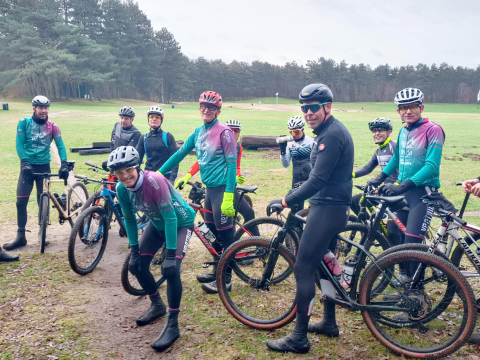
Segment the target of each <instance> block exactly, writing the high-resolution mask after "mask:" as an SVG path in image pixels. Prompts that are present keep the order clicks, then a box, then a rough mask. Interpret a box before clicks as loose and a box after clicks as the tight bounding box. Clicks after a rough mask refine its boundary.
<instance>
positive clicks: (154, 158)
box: [137, 128, 178, 182]
mask: <svg viewBox="0 0 480 360" xmlns="http://www.w3.org/2000/svg"><path fill="white" fill-rule="evenodd" d="M167 143H168V147H167V145H165V142H164V141H163V130H162V128H158V129H155V130H150V132H148V133H146V134H144V135H142V136H141V137H140V139H139V140H138V143H137V151H138V154H139V155H140V163H142V162H143V157H144V156H145V157H146V158H147V159H146V161H145V170H150V171H157V170H159V169H160V168H161V167H162V165H163V164H165V162H166V161H167V160H168V159H169V158H170V156H172V155H173V154H175V152H176V151H177V144H176V143H175V138H174V137H173V135H172V133H170V132H168V133H167ZM145 149H146V150H147V151H146V154H145ZM177 172H178V165H177V166H175V167H174V168H173V169H172V172H171V173H170V174H164V175H165V177H166V178H167V179H169V180H170V182H173V181H174V180H175V179H176V177H177Z"/></svg>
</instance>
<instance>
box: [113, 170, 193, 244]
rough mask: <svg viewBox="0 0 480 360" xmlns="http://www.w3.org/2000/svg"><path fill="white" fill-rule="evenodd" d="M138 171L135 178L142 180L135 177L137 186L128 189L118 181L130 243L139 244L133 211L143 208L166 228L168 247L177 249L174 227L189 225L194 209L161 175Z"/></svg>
mask: <svg viewBox="0 0 480 360" xmlns="http://www.w3.org/2000/svg"><path fill="white" fill-rule="evenodd" d="M140 174H141V175H140V176H139V180H138V181H141V184H138V181H137V185H139V187H138V189H137V190H135V191H130V190H129V189H127V188H126V187H125V186H124V185H123V184H122V183H119V184H118V185H117V196H118V202H119V203H120V206H121V208H122V212H123V215H124V218H125V225H126V230H127V236H128V241H129V243H130V246H134V245H138V230H137V219H136V217H135V213H136V212H137V211H143V212H144V213H145V215H147V217H148V219H149V220H150V221H151V222H152V224H153V226H155V228H156V229H157V230H158V231H164V232H165V239H166V244H167V249H176V248H177V229H178V228H179V227H184V226H189V225H192V224H193V222H194V220H195V211H193V209H192V208H191V207H190V206H189V205H188V204H187V202H186V201H185V200H183V199H182V197H181V195H180V193H179V192H178V191H177V190H175V189H174V188H173V186H172V184H171V183H170V182H169V181H168V180H167V179H166V178H165V177H164V176H163V175H161V174H158V173H156V172H153V171H144V172H141V173H140Z"/></svg>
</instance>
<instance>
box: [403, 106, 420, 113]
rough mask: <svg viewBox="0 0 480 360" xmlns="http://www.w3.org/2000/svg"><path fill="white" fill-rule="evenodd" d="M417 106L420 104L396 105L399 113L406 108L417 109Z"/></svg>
mask: <svg viewBox="0 0 480 360" xmlns="http://www.w3.org/2000/svg"><path fill="white" fill-rule="evenodd" d="M419 108H420V104H409V105H400V106H399V107H398V110H399V111H400V112H401V113H406V112H407V111H408V109H410V110H411V111H415V110H418V109H419Z"/></svg>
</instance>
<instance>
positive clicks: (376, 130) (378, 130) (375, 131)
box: [372, 128, 387, 134]
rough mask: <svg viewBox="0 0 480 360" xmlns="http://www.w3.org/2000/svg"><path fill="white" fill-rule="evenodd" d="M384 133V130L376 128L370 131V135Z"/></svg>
mask: <svg viewBox="0 0 480 360" xmlns="http://www.w3.org/2000/svg"><path fill="white" fill-rule="evenodd" d="M384 131H387V130H385V129H381V128H376V129H372V133H373V134H374V133H381V132H384Z"/></svg>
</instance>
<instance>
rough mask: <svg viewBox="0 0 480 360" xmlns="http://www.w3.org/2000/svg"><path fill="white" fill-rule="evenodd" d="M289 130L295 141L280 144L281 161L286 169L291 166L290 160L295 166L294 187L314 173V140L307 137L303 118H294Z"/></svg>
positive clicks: (290, 122)
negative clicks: (311, 172) (312, 157)
mask: <svg viewBox="0 0 480 360" xmlns="http://www.w3.org/2000/svg"><path fill="white" fill-rule="evenodd" d="M287 127H288V130H289V131H290V134H291V135H292V136H293V138H294V141H289V142H288V143H286V142H284V143H280V144H278V146H279V147H280V160H281V162H282V165H283V167H284V168H288V167H289V166H290V160H291V161H292V164H293V177H292V187H293V186H294V185H295V184H296V183H299V182H302V181H306V180H308V175H309V174H310V171H312V165H311V164H310V153H311V152H312V147H313V138H311V137H310V136H305V132H304V131H303V128H304V127H305V120H304V119H303V117H301V116H292V117H291V118H290V119H289V120H288V123H287Z"/></svg>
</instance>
